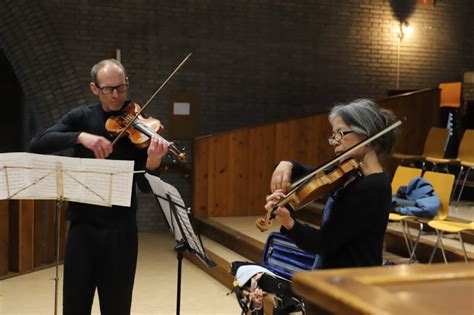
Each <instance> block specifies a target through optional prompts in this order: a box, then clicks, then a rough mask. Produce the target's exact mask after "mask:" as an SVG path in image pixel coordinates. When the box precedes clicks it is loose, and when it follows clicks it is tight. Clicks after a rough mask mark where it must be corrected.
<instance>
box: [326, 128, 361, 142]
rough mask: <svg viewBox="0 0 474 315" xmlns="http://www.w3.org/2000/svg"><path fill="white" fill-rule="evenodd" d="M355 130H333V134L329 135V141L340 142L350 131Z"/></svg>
mask: <svg viewBox="0 0 474 315" xmlns="http://www.w3.org/2000/svg"><path fill="white" fill-rule="evenodd" d="M354 132H355V131H354V130H339V131H337V132H333V133H332V135H330V136H329V138H328V142H329V144H333V143H335V142H339V141H341V140H342V138H344V137H345V136H346V135H348V134H350V133H354Z"/></svg>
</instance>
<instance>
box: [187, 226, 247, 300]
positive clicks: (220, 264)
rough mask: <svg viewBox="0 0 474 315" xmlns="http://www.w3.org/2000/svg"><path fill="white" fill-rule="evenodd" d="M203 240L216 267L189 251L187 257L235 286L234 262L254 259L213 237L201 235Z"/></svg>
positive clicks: (229, 286) (219, 278)
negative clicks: (207, 264)
mask: <svg viewBox="0 0 474 315" xmlns="http://www.w3.org/2000/svg"><path fill="white" fill-rule="evenodd" d="M201 240H202V243H203V245H204V247H205V249H206V254H207V256H208V257H209V258H211V259H212V261H214V262H215V263H216V266H215V267H212V268H208V267H207V266H206V265H205V264H204V263H203V262H202V261H201V260H200V259H198V258H197V257H196V255H193V254H190V253H188V252H187V251H186V252H185V254H184V256H185V257H186V259H188V260H190V261H191V262H192V263H194V264H195V265H196V266H198V267H199V268H201V269H202V270H203V271H205V272H206V273H208V274H209V275H210V276H212V277H213V278H214V279H216V280H218V281H219V282H220V283H222V284H223V285H225V286H226V287H228V288H229V289H230V290H231V289H232V288H233V284H232V283H233V281H234V277H233V276H232V275H231V274H230V270H231V269H230V268H231V264H232V262H234V261H248V262H252V261H251V260H249V259H248V258H247V257H244V256H242V255H240V254H238V253H237V252H235V251H233V250H231V249H229V248H227V247H226V246H224V245H222V244H220V243H218V242H216V241H214V240H212V239H211V238H208V237H206V236H203V235H201ZM236 303H237V302H236Z"/></svg>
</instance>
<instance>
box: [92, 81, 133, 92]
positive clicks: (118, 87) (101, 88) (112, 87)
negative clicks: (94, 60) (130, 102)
mask: <svg viewBox="0 0 474 315" xmlns="http://www.w3.org/2000/svg"><path fill="white" fill-rule="evenodd" d="M95 86H96V87H97V89H99V90H100V91H101V92H102V94H104V95H109V94H112V93H114V91H117V93H123V92H126V91H128V83H124V84H119V85H116V86H103V87H100V86H99V84H98V83H95ZM122 86H125V90H123V91H120V90H119V89H120V87H122ZM104 89H112V90H111V91H110V92H108V93H106V92H104Z"/></svg>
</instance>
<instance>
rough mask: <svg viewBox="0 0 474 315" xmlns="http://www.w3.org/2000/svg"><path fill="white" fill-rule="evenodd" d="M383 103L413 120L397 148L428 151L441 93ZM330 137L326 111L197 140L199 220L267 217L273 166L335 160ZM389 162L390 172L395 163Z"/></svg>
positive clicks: (428, 92)
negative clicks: (265, 208) (427, 140)
mask: <svg viewBox="0 0 474 315" xmlns="http://www.w3.org/2000/svg"><path fill="white" fill-rule="evenodd" d="M378 103H379V104H380V105H381V106H382V107H385V108H388V109H392V110H393V111H394V112H395V114H396V115H397V116H398V117H400V118H401V117H407V121H406V122H405V123H404V126H403V127H404V129H403V132H402V136H401V138H400V139H401V141H400V142H399V143H398V144H397V148H400V149H403V150H404V152H408V153H410V150H415V149H417V150H418V149H420V147H421V148H422V146H423V143H424V140H425V138H426V134H427V132H428V129H429V128H430V127H431V126H436V125H437V116H438V113H437V111H438V104H439V90H437V89H425V90H423V91H419V92H413V93H407V94H404V95H401V96H394V97H391V98H387V99H384V100H380V101H378ZM433 112H434V113H433ZM330 133H331V126H330V124H329V121H328V119H327V113H321V114H318V115H313V116H309V117H304V118H299V119H293V120H289V121H285V122H280V123H276V124H268V125H264V126H258V127H255V128H244V129H241V130H237V131H231V132H226V133H222V134H219V135H215V136H209V137H203V138H199V139H196V141H195V152H196V154H195V164H194V165H195V167H194V170H195V175H196V176H195V180H194V183H195V186H194V204H195V207H196V208H197V209H199V211H198V213H199V214H198V216H203V217H207V216H236V215H261V213H262V207H263V203H264V196H265V194H266V193H268V189H269V188H268V187H269V181H270V176H271V173H272V171H273V166H274V165H275V164H276V163H277V162H278V161H280V160H288V159H295V160H298V161H300V162H302V163H304V164H307V165H313V166H320V165H322V164H323V163H324V162H327V161H328V160H330V159H331V158H332V157H334V151H333V149H332V148H331V147H330V146H329V144H328V143H327V137H328V136H329V134H330ZM237 151H241V154H240V155H238V154H237ZM402 152H403V151H402ZM225 159H227V160H225ZM388 161H389V162H390V163H391V165H392V166H391V167H390V168H388V170H389V172H390V171H392V170H393V169H394V166H393V165H394V163H395V162H394V160H393V159H390V158H389V159H388ZM390 163H389V164H390ZM239 164H240V165H239ZM241 188H242V189H241Z"/></svg>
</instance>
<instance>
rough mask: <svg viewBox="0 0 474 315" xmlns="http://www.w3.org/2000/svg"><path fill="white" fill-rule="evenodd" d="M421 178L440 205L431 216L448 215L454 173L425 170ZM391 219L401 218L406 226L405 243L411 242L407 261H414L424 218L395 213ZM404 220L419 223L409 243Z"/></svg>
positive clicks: (443, 218)
mask: <svg viewBox="0 0 474 315" xmlns="http://www.w3.org/2000/svg"><path fill="white" fill-rule="evenodd" d="M423 178H424V179H426V180H427V181H428V182H429V183H430V184H431V185H432V186H433V190H434V191H435V193H436V195H437V196H438V197H439V199H440V207H439V209H438V213H437V214H436V216H435V217H434V218H433V219H434V220H445V219H446V218H447V216H448V212H449V201H450V198H451V192H452V189H453V184H454V175H452V174H445V173H437V172H431V171H426V172H425V173H424V174H423ZM390 215H391V217H392V219H394V220H395V219H399V220H403V221H404V224H405V226H406V229H407V230H406V231H407V239H408V241H407V244H411V246H409V247H410V249H411V251H410V258H409V263H412V262H415V260H416V256H415V252H416V248H417V247H418V244H419V243H420V237H421V234H422V233H423V226H424V224H425V223H426V222H427V219H426V218H421V217H417V216H401V217H404V218H397V216H396V215H395V214H390ZM389 219H390V217H389ZM406 220H413V221H415V222H417V223H418V225H419V230H418V233H417V235H416V239H415V242H414V243H411V237H410V233H409V230H408V224H407V222H405V221H406Z"/></svg>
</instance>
